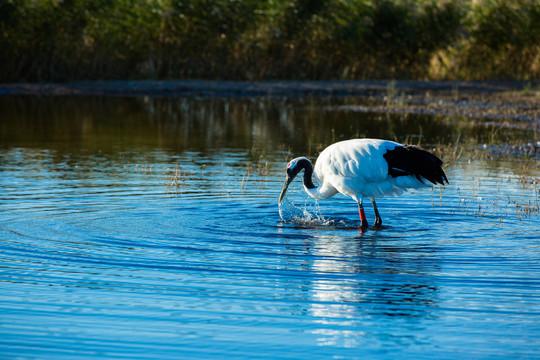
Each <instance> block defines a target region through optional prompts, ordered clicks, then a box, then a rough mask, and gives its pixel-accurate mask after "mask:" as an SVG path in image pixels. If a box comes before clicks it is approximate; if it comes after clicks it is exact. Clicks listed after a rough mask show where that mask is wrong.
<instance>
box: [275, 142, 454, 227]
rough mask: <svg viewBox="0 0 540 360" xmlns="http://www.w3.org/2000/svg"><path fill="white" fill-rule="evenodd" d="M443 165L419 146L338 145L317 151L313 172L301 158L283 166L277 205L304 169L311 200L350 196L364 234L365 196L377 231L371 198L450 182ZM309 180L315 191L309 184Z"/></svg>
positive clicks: (308, 162)
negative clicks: (284, 167)
mask: <svg viewBox="0 0 540 360" xmlns="http://www.w3.org/2000/svg"><path fill="white" fill-rule="evenodd" d="M441 165H442V161H441V160H440V159H439V158H438V157H436V156H435V155H433V154H432V153H430V152H428V151H426V150H424V149H422V148H421V147H419V146H413V145H402V144H399V143H397V142H394V141H388V140H379V139H353V140H346V141H340V142H337V143H335V144H332V145H330V146H328V147H327V148H326V149H324V150H323V151H322V152H321V154H320V155H319V158H318V159H317V162H316V163H315V169H314V168H313V165H312V163H311V161H309V160H308V159H307V158H305V157H299V158H296V159H293V160H291V161H290V162H289V163H288V164H287V177H286V179H285V185H284V186H283V190H281V194H280V196H279V203H280V204H281V201H282V200H283V197H284V196H285V193H286V191H287V188H288V187H289V184H290V183H291V182H292V181H293V179H294V178H295V177H296V175H298V173H299V172H300V171H301V170H304V189H305V190H306V192H307V193H308V194H309V195H310V196H311V197H313V198H315V199H328V198H329V197H331V196H334V195H335V194H337V193H338V192H340V193H342V194H343V195H346V196H350V197H352V198H353V199H354V200H355V201H356V202H357V203H358V212H359V214H360V220H361V222H362V223H361V227H362V228H363V229H365V228H367V226H368V222H367V219H366V214H365V212H364V208H363V206H362V200H363V198H364V197H368V198H369V199H370V200H371V203H372V204H373V210H374V211H375V217H376V220H375V227H380V226H381V225H382V219H381V216H380V215H379V211H378V209H377V204H376V203H375V198H377V197H381V196H384V195H400V194H401V193H403V192H404V191H405V190H407V189H416V188H421V187H424V186H431V184H435V185H436V184H442V185H444V183H445V182H446V183H448V179H447V178H446V174H445V173H444V171H443V169H442V167H441ZM312 176H314V177H315V179H316V181H317V182H318V184H319V185H318V186H315V185H314V184H313V181H312Z"/></svg>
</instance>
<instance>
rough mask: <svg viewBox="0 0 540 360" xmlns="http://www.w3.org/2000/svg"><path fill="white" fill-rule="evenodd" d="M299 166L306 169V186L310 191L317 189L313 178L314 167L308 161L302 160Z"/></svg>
mask: <svg viewBox="0 0 540 360" xmlns="http://www.w3.org/2000/svg"><path fill="white" fill-rule="evenodd" d="M298 165H299V166H300V167H301V168H303V169H304V186H305V187H306V188H308V189H313V188H315V185H313V181H312V180H311V177H312V176H313V165H312V164H311V161H309V160H308V159H302V160H300V161H299V162H298Z"/></svg>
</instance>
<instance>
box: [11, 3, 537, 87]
mask: <svg viewBox="0 0 540 360" xmlns="http://www.w3.org/2000/svg"><path fill="white" fill-rule="evenodd" d="M539 23H540V1H539V0H517V1H511V0H483V1H482V0H480V1H478V0H443V1H436V0H420V1H411V0H382V1H376V0H356V1H355V0H350V1H345V0H341V1H330V0H291V1H288V0H267V1H256V0H192V1H184V0H117V1H114V0H95V1H86V0H0V81H3V82H12V81H70V80H95V79H162V78H211V79H248V80H250V79H366V78H370V79H373V78H409V79H462V80H484V79H517V80H528V81H534V80H538V79H539V78H540V65H539V64H540V45H539V44H540V26H538V24H539Z"/></svg>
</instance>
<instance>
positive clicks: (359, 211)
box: [357, 199, 368, 229]
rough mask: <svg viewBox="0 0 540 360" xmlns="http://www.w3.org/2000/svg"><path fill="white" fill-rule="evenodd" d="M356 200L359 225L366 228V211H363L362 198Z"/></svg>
mask: <svg viewBox="0 0 540 360" xmlns="http://www.w3.org/2000/svg"><path fill="white" fill-rule="evenodd" d="M357 202H358V213H359V214H360V221H361V222H362V224H361V225H360V227H361V228H362V229H366V228H367V227H368V222H367V219H366V213H365V212H364V207H363V206H362V199H360V200H357Z"/></svg>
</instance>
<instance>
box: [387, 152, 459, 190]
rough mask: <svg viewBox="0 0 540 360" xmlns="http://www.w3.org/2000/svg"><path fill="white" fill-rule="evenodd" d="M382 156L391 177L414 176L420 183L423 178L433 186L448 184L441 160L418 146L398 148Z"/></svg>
mask: <svg viewBox="0 0 540 360" xmlns="http://www.w3.org/2000/svg"><path fill="white" fill-rule="evenodd" d="M383 156H384V158H385V159H386V162H387V163H388V174H390V176H392V177H398V176H414V177H416V178H417V179H418V180H419V181H421V182H424V181H423V180H422V178H425V179H427V180H429V181H430V182H432V183H433V184H442V185H444V182H445V181H446V183H448V179H447V178H446V174H445V173H444V171H443V169H442V167H441V166H442V163H443V162H442V160H441V159H439V158H438V157H436V156H435V155H433V154H432V153H430V152H429V151H426V150H424V149H422V148H421V147H420V146H414V145H403V146H398V147H397V148H395V149H394V150H389V151H387V152H386V154H384V155H383Z"/></svg>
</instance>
